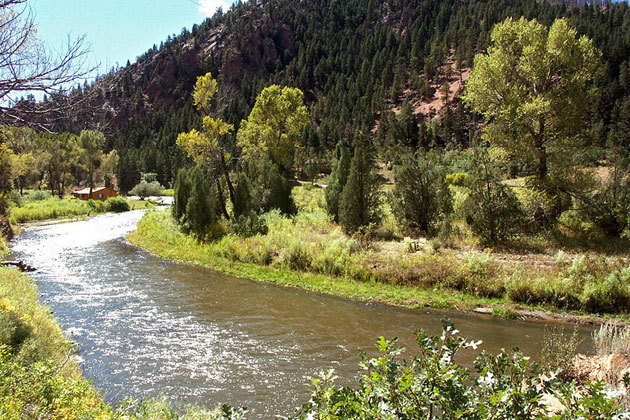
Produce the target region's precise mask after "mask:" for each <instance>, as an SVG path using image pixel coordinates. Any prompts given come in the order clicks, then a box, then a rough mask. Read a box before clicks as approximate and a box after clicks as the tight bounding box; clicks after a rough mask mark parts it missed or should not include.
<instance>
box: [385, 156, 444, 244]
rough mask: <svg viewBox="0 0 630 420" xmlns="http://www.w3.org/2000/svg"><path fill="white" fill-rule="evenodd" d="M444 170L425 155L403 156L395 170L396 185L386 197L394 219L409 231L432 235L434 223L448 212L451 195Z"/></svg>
mask: <svg viewBox="0 0 630 420" xmlns="http://www.w3.org/2000/svg"><path fill="white" fill-rule="evenodd" d="M445 175H446V174H445V170H444V168H443V167H442V166H441V165H440V164H439V162H438V161H437V159H435V158H434V157H432V156H430V155H427V156H424V155H420V156H418V157H417V158H414V156H406V157H404V158H403V163H402V165H400V166H397V167H396V169H395V181H396V184H395V186H394V189H393V191H392V194H391V196H390V201H391V207H392V212H393V213H394V215H395V216H396V219H397V220H398V222H399V223H400V224H401V225H402V226H404V227H406V228H408V229H411V230H419V231H420V232H422V233H425V234H427V235H434V234H435V233H436V231H437V228H438V223H439V222H440V220H442V219H443V218H444V216H446V215H448V214H449V213H450V212H451V211H452V208H453V207H452V196H451V193H450V190H449V188H448V185H447V184H446V181H445Z"/></svg>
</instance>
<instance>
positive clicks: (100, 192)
mask: <svg viewBox="0 0 630 420" xmlns="http://www.w3.org/2000/svg"><path fill="white" fill-rule="evenodd" d="M72 195H74V197H75V198H78V199H79V200H90V199H92V200H100V201H105V200H107V199H108V198H111V197H118V191H116V190H115V189H113V188H108V187H95V188H93V189H92V195H91V196H90V188H89V187H88V188H84V189H82V190H77V191H74V192H73V193H72Z"/></svg>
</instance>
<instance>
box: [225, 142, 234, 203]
mask: <svg viewBox="0 0 630 420" xmlns="http://www.w3.org/2000/svg"><path fill="white" fill-rule="evenodd" d="M221 166H222V168H223V175H225V182H226V184H227V186H228V192H229V193H230V201H231V202H232V205H234V200H235V197H236V194H235V192H234V186H233V185H232V180H231V179H230V172H229V171H228V168H227V164H226V163H225V156H223V152H221Z"/></svg>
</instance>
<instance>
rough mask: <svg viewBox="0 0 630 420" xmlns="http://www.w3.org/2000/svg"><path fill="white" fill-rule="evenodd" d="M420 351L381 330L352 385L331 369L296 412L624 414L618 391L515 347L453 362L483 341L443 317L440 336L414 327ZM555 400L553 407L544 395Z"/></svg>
mask: <svg viewBox="0 0 630 420" xmlns="http://www.w3.org/2000/svg"><path fill="white" fill-rule="evenodd" d="M417 341H418V344H419V353H418V354H417V355H415V356H413V357H411V358H410V359H408V360H406V359H402V358H401V354H402V351H403V349H401V348H399V347H397V346H396V340H395V339H394V340H386V339H385V338H383V337H381V338H380V339H379V340H378V343H377V346H378V350H379V353H380V355H379V357H376V358H371V359H368V358H367V357H366V356H365V355H363V356H362V359H363V361H362V363H361V365H362V367H363V368H364V369H365V370H366V371H367V373H366V374H365V376H363V378H362V379H361V380H360V382H359V385H358V387H356V388H353V387H347V386H343V387H339V386H336V385H335V382H334V380H335V377H334V373H333V371H330V372H328V373H326V374H323V375H321V377H319V378H317V379H313V386H314V390H313V392H312V396H311V400H310V401H309V402H308V403H307V404H305V405H304V406H303V407H302V409H301V411H300V412H299V414H298V415H297V416H296V417H295V418H296V419H383V420H386V419H392V420H393V419H467V420H483V419H487V420H489V419H493V420H513V419H522V420H529V419H532V420H533V419H536V420H538V419H550V420H569V419H601V420H604V419H606V420H610V419H618V420H621V419H630V414H629V413H626V412H623V411H622V409H621V406H620V405H619V403H618V402H619V399H620V398H621V397H622V395H621V394H622V393H621V392H620V391H615V390H611V389H608V388H606V387H605V386H604V384H602V383H586V384H584V383H582V384H578V383H576V382H575V381H571V382H568V381H564V380H562V379H560V378H561V377H560V376H558V373H559V372H548V373H547V374H546V375H543V374H541V372H540V371H539V370H538V367H537V365H536V364H534V363H531V362H530V361H529V358H528V357H525V356H524V355H523V354H522V353H521V351H520V350H519V349H518V348H515V349H513V351H512V352H505V351H502V352H501V353H499V354H498V355H492V354H489V353H487V352H482V353H481V354H480V355H479V356H478V357H477V358H476V360H475V363H474V369H470V368H467V367H464V366H462V365H460V364H458V363H457V357H456V356H457V353H458V352H459V351H460V350H462V349H467V348H470V349H476V348H477V347H478V346H479V345H480V344H481V342H480V341H474V340H473V341H470V340H467V339H465V338H464V337H462V336H461V335H460V333H459V331H457V330H456V329H455V328H454V327H453V325H452V324H451V323H450V322H448V321H445V322H444V328H443V332H442V334H441V335H440V336H428V335H427V334H425V333H424V332H423V331H420V332H418V333H417ZM552 399H555V400H556V401H557V403H558V404H556V406H555V408H552V407H551V406H550V405H551V404H549V401H550V400H552Z"/></svg>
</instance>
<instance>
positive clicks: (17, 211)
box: [9, 198, 153, 224]
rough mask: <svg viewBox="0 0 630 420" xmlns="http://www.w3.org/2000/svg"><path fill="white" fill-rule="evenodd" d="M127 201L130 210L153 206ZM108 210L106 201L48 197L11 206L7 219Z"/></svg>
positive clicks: (64, 216)
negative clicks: (19, 205)
mask: <svg viewBox="0 0 630 420" xmlns="http://www.w3.org/2000/svg"><path fill="white" fill-rule="evenodd" d="M128 202H129V205H130V208H131V209H132V210H136V209H142V208H149V207H152V206H153V204H152V203H150V202H148V201H140V200H128ZM109 211H110V208H109V205H108V202H107V201H97V200H88V201H83V200H76V199H60V198H48V199H45V200H39V201H29V200H25V201H24V203H23V205H22V206H21V207H13V208H12V209H11V211H10V215H9V220H10V221H11V223H12V224H21V223H29V222H40V221H46V220H56V219H67V218H74V217H86V216H93V215H95V214H99V213H106V212H109Z"/></svg>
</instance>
